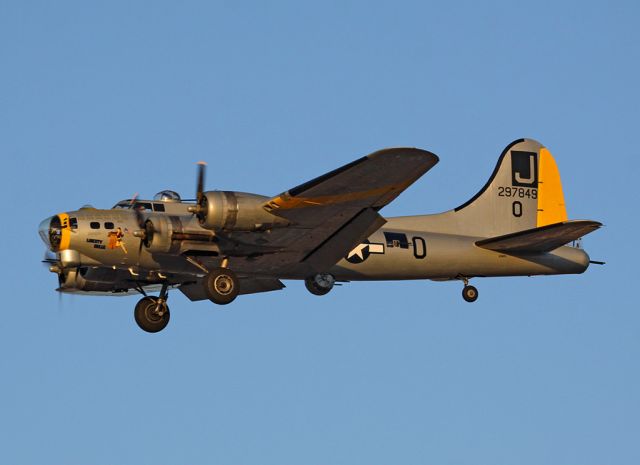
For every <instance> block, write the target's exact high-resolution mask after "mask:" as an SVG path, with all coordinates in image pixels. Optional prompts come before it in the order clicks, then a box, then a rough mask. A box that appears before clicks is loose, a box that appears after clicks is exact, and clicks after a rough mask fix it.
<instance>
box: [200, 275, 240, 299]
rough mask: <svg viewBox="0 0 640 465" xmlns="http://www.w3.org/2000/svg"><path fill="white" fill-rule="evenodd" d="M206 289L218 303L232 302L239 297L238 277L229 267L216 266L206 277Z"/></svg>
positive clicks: (208, 294) (209, 295)
mask: <svg viewBox="0 0 640 465" xmlns="http://www.w3.org/2000/svg"><path fill="white" fill-rule="evenodd" d="M204 291H205V293H206V294H207V297H208V298H209V300H210V301H211V302H213V303H215V304H218V305H226V304H230V303H231V302H233V301H234V300H235V298H236V297H238V293H239V292H240V288H239V286H238V277H237V276H236V274H235V273H234V272H233V271H231V270H230V269H228V268H215V269H213V270H211V271H210V272H209V274H208V275H207V276H206V277H205V278H204Z"/></svg>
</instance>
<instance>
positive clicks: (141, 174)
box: [0, 1, 640, 465]
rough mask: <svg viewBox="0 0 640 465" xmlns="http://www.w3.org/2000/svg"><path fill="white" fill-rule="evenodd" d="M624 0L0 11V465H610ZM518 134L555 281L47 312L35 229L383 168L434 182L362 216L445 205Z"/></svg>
mask: <svg viewBox="0 0 640 465" xmlns="http://www.w3.org/2000/svg"><path fill="white" fill-rule="evenodd" d="M639 13H640V11H639V8H638V6H637V3H636V2H589V1H587V2H535V3H532V2H484V3H482V4H481V2H446V3H445V2H437V3H436V2H433V3H432V2H386V3H380V2H349V1H347V2H321V3H304V2H153V3H149V2H119V1H113V2H101V3H97V2H80V1H78V2H35V1H34V2H17V1H15V2H11V1H3V2H1V3H0V58H1V62H0V63H1V65H0V66H1V68H0V70H1V72H0V89H1V90H0V128H1V129H0V154H1V156H2V160H3V169H2V171H1V172H0V176H1V181H2V182H1V184H0V185H1V188H2V195H3V197H4V198H5V199H6V201H5V214H4V220H3V230H4V234H5V236H4V237H5V240H4V241H2V244H1V245H0V247H1V248H2V249H1V250H2V256H3V257H4V266H3V267H2V271H1V272H0V273H2V280H1V282H2V284H1V286H2V291H3V292H2V295H3V296H4V298H5V304H4V311H3V312H2V315H3V319H2V322H1V323H0V376H1V378H0V380H1V382H0V462H2V463H11V464H15V465H19V464H37V463H46V464H65V465H74V464H78V465H81V464H82V465H86V464H182V463H189V464H263V465H264V464H278V465H283V464H296V465H299V464H305V465H313V464H322V465H328V464H359V463H362V464H368V465H373V464H390V463H407V464H414V463H415V464H419V463H440V464H474V465H477V464H492V465H494V464H536V465H539V464H556V463H557V464H563V465H571V464H580V465H587V464H602V463H616V464H637V463H638V462H639V461H640V442H639V441H638V438H639V437H640V420H639V418H640V395H639V392H640V375H639V374H638V359H639V358H640V338H639V336H638V334H639V331H638V330H639V329H640V316H639V315H638V304H637V298H636V296H635V294H633V292H634V289H635V286H636V283H635V279H634V278H635V275H636V272H637V270H636V267H637V265H636V264H637V259H638V254H637V251H636V244H635V240H634V236H635V233H636V231H637V230H638V226H639V222H638V219H637V214H636V205H635V204H636V203H637V200H638V192H637V183H636V181H635V178H636V176H637V173H638V169H639V168H640V166H639V165H640V164H639V163H638V144H637V141H636V140H635V137H636V136H637V132H638V121H639V116H640V115H639V112H640V110H639V108H640V102H639V98H638V97H639V92H638V82H640V68H639V67H638V63H639V62H640V60H639V58H640V56H639V55H640V54H639V51H640V48H639V46H638V44H639V43H640V34H639V32H638V28H637V18H638V15H639ZM520 137H532V138H535V139H538V140H540V141H541V142H542V143H544V144H545V145H546V146H547V147H549V149H550V150H551V152H552V153H553V154H554V155H555V157H556V160H557V162H558V165H559V168H560V171H561V174H562V176H563V185H564V190H565V196H566V200H567V205H568V212H569V216H570V217H571V218H574V219H596V220H600V221H602V222H603V223H605V224H606V227H605V228H603V229H601V230H600V231H598V232H596V233H594V234H592V235H590V236H588V237H587V238H586V240H585V241H584V245H585V247H586V248H587V249H588V251H589V252H590V254H591V256H592V258H593V259H595V260H605V261H607V265H606V266H604V267H592V268H591V269H589V270H588V271H587V273H585V274H584V275H580V276H563V277H538V278H517V279H516V278H504V279H484V280H483V279H477V280H475V282H474V284H475V285H476V286H477V287H478V288H479V290H480V298H479V300H478V301H477V302H476V303H475V304H473V305H469V304H467V303H465V302H463V301H462V299H461V296H460V290H461V286H460V284H459V283H434V282H429V281H426V282H419V281H416V282H404V283H393V282H389V283H352V284H349V285H345V286H343V287H341V288H338V289H335V290H334V291H333V292H332V293H330V294H329V295H327V296H325V297H323V298H317V297H315V296H312V295H310V294H309V293H308V292H307V291H306V290H305V289H304V287H303V285H302V284H301V283H298V282H288V283H287V285H288V287H287V289H286V290H285V291H282V292H276V293H271V294H265V295H256V296H246V297H241V298H239V299H238V300H237V301H236V302H234V304H233V305H232V306H229V307H226V308H224V309H222V308H219V307H214V306H213V305H212V304H210V303H206V302H199V303H189V302H188V301H187V299H186V298H184V297H183V296H182V295H181V294H180V293H173V294H172V295H171V299H170V304H171V308H172V314H171V323H170V325H169V327H168V328H167V330H166V331H164V332H162V333H159V334H156V335H149V334H145V333H143V332H142V331H140V330H139V329H138V328H137V327H136V325H135V323H134V321H133V314H132V308H133V305H134V304H135V302H136V298H134V297H126V298H89V297H84V298H83V297H70V296H65V297H64V298H63V299H62V300H61V302H59V301H58V296H57V294H56V293H55V292H54V288H55V286H56V279H55V276H54V275H52V274H50V273H49V272H48V271H47V270H46V269H45V268H44V267H43V266H42V265H41V264H40V263H39V262H40V260H41V259H42V254H43V252H44V250H43V249H44V248H43V244H42V243H41V242H40V240H39V238H38V235H37V225H38V223H39V222H40V220H42V219H43V218H45V217H46V216H49V215H51V214H54V213H57V212H60V211H65V210H73V209H76V208H78V207H80V206H81V205H83V204H87V203H90V204H92V205H94V206H96V207H102V208H108V207H110V206H112V205H113V204H114V203H115V202H116V201H118V200H120V199H123V198H128V197H130V196H131V195H132V194H133V193H135V192H139V193H140V194H141V196H143V197H145V196H147V197H148V196H152V195H153V194H154V193H155V192H157V191H160V190H162V189H166V188H170V189H174V190H177V191H179V192H181V193H182V194H183V195H186V196H188V197H191V196H192V195H193V192H194V189H195V165H194V163H195V162H196V161H198V160H201V159H202V160H206V161H207V162H208V163H209V171H208V178H207V186H208V187H209V188H211V189H213V188H217V189H230V190H231V189H232V190H241V191H249V192H256V193H261V194H265V195H270V194H276V193H279V192H281V191H283V190H285V189H287V188H289V187H292V186H294V185H297V184H299V183H301V182H303V181H305V180H308V179H310V178H312V177H315V176H317V175H319V174H322V173H324V172H326V171H328V170H330V169H333V168H335V167H337V166H340V165H342V164H344V163H347V162H349V161H351V160H353V159H355V158H357V157H360V156H362V155H364V154H366V153H369V152H372V151H374V150H377V149H379V148H382V147H389V146H398V145H408V146H416V147H421V148H425V149H427V150H431V151H433V152H435V153H436V154H438V155H439V156H440V159H441V161H440V163H439V164H438V165H437V166H436V167H435V168H434V169H433V170H431V171H430V172H429V173H428V174H427V175H426V176H425V177H424V178H422V179H421V180H419V181H418V182H417V183H416V184H415V185H414V186H412V187H411V188H410V189H409V190H408V191H407V192H405V193H404V194H402V195H401V196H400V197H399V198H398V199H397V200H396V201H395V202H394V203H393V204H392V205H390V206H388V207H386V208H385V209H384V210H383V212H382V213H383V214H385V215H388V216H393V215H403V214H418V213H427V212H438V211H443V210H447V209H449V208H452V207H454V206H457V205H459V204H461V203H463V202H464V201H465V200H467V199H468V198H469V197H471V196H472V195H473V194H475V192H476V191H477V190H478V189H479V188H480V187H481V186H482V185H483V184H484V183H485V181H486V179H487V178H488V176H489V175H490V173H491V171H492V169H493V167H494V164H495V162H496V159H497V157H498V155H499V153H500V152H501V151H502V149H503V148H504V146H505V145H506V144H507V143H509V142H510V141H512V140H514V139H517V138H520Z"/></svg>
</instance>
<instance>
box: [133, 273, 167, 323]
mask: <svg viewBox="0 0 640 465" xmlns="http://www.w3.org/2000/svg"><path fill="white" fill-rule="evenodd" d="M167 289H168V285H167V283H163V284H162V290H161V291H160V296H158V297H150V296H145V297H143V298H142V299H140V300H139V301H138V303H137V304H136V308H135V310H134V312H133V316H134V317H135V319H136V323H138V326H140V329H142V330H143V331H146V332H148V333H157V332H158V331H162V330H163V329H164V328H165V327H166V326H167V324H169V318H170V317H171V315H170V313H169V306H168V305H167V296H168V291H167Z"/></svg>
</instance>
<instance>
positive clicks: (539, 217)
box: [434, 139, 567, 237]
mask: <svg viewBox="0 0 640 465" xmlns="http://www.w3.org/2000/svg"><path fill="white" fill-rule="evenodd" d="M435 216H441V218H439V219H438V220H436V222H437V223H440V224H441V225H442V226H444V224H443V223H448V225H449V226H453V227H454V228H455V229H456V230H457V231H460V233H462V234H469V235H475V236H484V237H492V236H500V235H504V234H510V233H514V232H517V231H524V230H528V229H533V228H537V227H541V226H546V225H549V224H554V223H559V222H562V221H566V220H567V212H566V208H565V203H564V195H563V193H562V183H561V181H560V173H559V171H558V167H557V165H556V162H555V160H554V159H553V156H552V155H551V152H549V150H547V149H546V148H545V147H544V146H542V144H540V143H539V142H536V141H535V140H531V139H519V140H516V141H514V142H512V143H511V144H509V145H508V146H507V147H506V148H505V149H504V151H503V152H502V154H501V155H500V158H499V159H498V164H497V165H496V168H495V170H494V171H493V174H492V175H491V177H490V178H489V181H488V182H487V184H486V185H485V186H484V187H483V188H482V189H481V190H480V192H478V193H477V194H476V195H475V196H474V197H473V198H471V199H470V200H469V201H467V202H465V203H464V204H462V205H460V206H459V207H458V208H456V209H454V210H452V211H449V212H446V213H443V214H441V215H435ZM434 220H435V218H434Z"/></svg>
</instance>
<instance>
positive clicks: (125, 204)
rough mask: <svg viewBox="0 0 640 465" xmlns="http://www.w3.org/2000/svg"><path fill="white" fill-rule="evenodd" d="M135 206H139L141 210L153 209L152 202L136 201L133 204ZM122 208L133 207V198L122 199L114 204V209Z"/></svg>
mask: <svg viewBox="0 0 640 465" xmlns="http://www.w3.org/2000/svg"><path fill="white" fill-rule="evenodd" d="M133 206H134V207H135V208H139V209H141V210H149V211H151V210H152V207H151V203H150V202H136V203H135V204H133ZM120 208H121V209H129V208H131V199H129V200H122V201H120V202H118V203H117V204H115V205H114V206H113V208H112V210H115V209H120Z"/></svg>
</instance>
